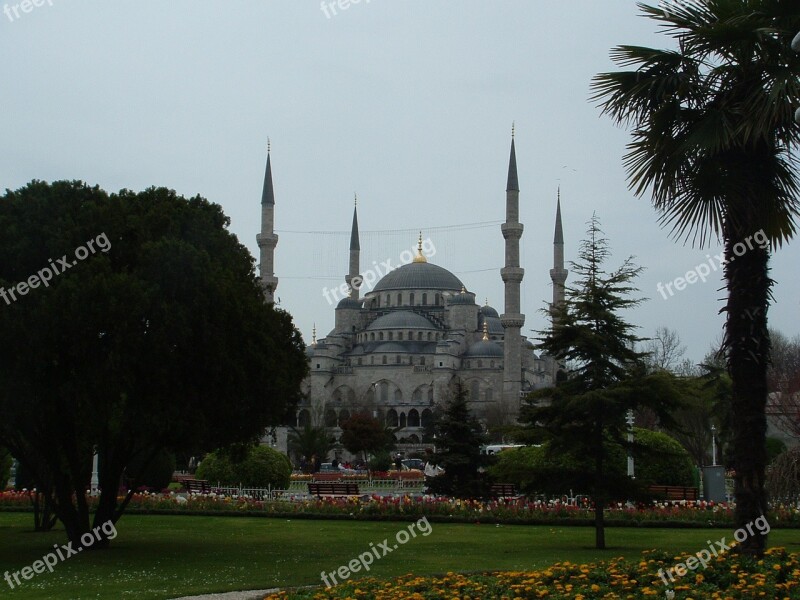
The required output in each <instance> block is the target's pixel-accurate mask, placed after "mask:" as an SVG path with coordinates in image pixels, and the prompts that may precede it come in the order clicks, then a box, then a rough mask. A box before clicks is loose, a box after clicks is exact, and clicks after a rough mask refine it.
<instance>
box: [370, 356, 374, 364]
mask: <svg viewBox="0 0 800 600" xmlns="http://www.w3.org/2000/svg"><path fill="white" fill-rule="evenodd" d="M369 364H371V365H374V364H375V357H374V356H370V357H369Z"/></svg>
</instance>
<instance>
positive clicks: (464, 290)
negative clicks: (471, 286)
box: [461, 285, 467, 294]
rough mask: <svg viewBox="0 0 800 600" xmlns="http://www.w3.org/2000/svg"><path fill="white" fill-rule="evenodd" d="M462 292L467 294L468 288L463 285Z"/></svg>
mask: <svg viewBox="0 0 800 600" xmlns="http://www.w3.org/2000/svg"><path fill="white" fill-rule="evenodd" d="M461 293H462V294H466V293H467V288H465V287H464V286H463V285H462V286H461Z"/></svg>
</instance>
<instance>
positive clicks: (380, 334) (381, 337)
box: [378, 331, 383, 341]
mask: <svg viewBox="0 0 800 600" xmlns="http://www.w3.org/2000/svg"><path fill="white" fill-rule="evenodd" d="M378 340H380V341H383V332H382V331H381V332H380V333H378Z"/></svg>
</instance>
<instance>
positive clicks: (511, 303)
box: [500, 126, 525, 418]
mask: <svg viewBox="0 0 800 600" xmlns="http://www.w3.org/2000/svg"><path fill="white" fill-rule="evenodd" d="M500 230H501V231H502V232H503V237H504V238H505V240H506V264H505V266H504V267H503V268H502V269H501V270H500V275H501V277H502V278H503V283H504V284H505V286H504V287H505V312H504V313H503V314H502V315H500V322H501V323H502V324H503V327H504V328H505V335H504V342H503V355H504V359H503V360H504V365H503V404H504V406H505V409H506V411H508V417H513V418H516V417H517V415H518V414H519V406H520V398H519V394H520V391H521V390H522V336H521V335H520V329H522V326H523V325H524V324H525V315H523V314H522V313H521V312H520V293H519V287H520V284H521V283H522V278H523V276H524V275H525V271H524V269H522V268H520V266H519V240H520V238H521V237H522V230H523V226H522V224H521V223H520V222H519V183H518V182H517V154H516V150H515V148H514V128H513V126H512V128H511V157H510V159H509V163H508V185H507V186H506V222H505V223H503V224H502V225H501V226H500Z"/></svg>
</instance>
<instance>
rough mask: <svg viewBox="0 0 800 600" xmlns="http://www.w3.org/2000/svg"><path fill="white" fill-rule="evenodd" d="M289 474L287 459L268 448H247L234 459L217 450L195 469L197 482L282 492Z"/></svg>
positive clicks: (286, 485)
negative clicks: (206, 481) (273, 489)
mask: <svg viewBox="0 0 800 600" xmlns="http://www.w3.org/2000/svg"><path fill="white" fill-rule="evenodd" d="M291 474H292V463H291V462H290V461H289V457H287V456H286V455H285V454H281V453H280V452H278V451H276V450H273V449H272V448H270V447H269V446H255V447H253V448H249V449H248V450H247V451H246V452H245V453H244V454H243V455H242V456H237V457H235V458H234V457H232V456H231V454H230V453H229V452H227V451H224V450H217V451H215V452H211V453H209V454H207V455H206V457H205V458H204V459H203V462H202V463H200V466H199V467H198V468H197V478H198V479H207V480H208V481H210V482H211V483H217V482H219V483H220V484H221V485H224V486H236V485H240V484H241V485H242V486H244V487H259V488H265V487H273V488H277V489H286V488H287V487H289V477H290V476H291Z"/></svg>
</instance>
